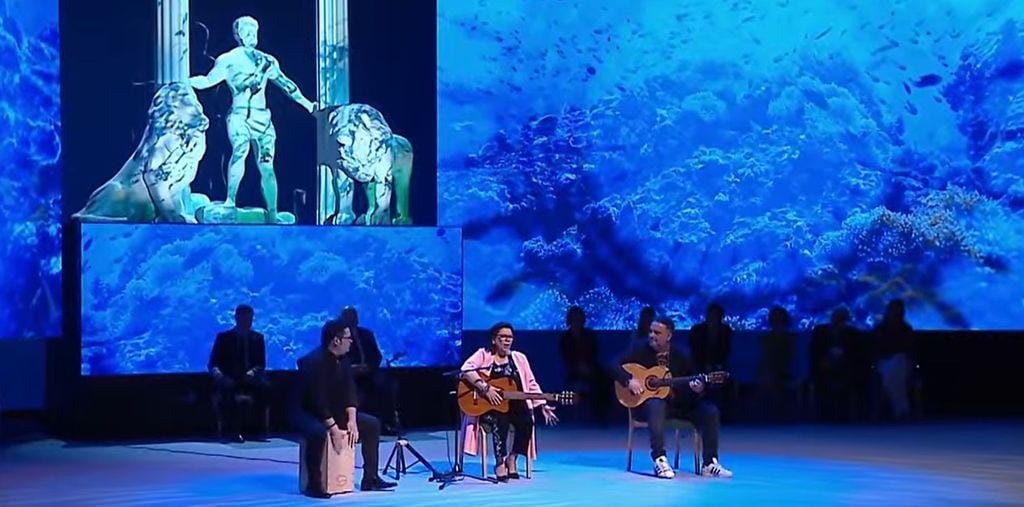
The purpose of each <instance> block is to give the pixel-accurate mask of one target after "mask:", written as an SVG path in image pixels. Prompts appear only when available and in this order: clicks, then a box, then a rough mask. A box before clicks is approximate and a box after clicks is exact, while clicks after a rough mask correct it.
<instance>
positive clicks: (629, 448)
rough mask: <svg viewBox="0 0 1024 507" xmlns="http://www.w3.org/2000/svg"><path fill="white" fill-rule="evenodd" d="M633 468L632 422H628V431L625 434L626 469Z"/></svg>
mask: <svg viewBox="0 0 1024 507" xmlns="http://www.w3.org/2000/svg"><path fill="white" fill-rule="evenodd" d="M632 470H633V423H630V424H629V433H628V434H627V435H626V471H627V472H630V471H632Z"/></svg>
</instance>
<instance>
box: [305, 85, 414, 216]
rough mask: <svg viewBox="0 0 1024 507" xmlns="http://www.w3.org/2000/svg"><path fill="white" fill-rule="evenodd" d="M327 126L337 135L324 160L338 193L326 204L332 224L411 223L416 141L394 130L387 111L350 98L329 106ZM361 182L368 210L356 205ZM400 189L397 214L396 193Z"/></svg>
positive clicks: (323, 156) (330, 132)
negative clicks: (363, 212)
mask: <svg viewBox="0 0 1024 507" xmlns="http://www.w3.org/2000/svg"><path fill="white" fill-rule="evenodd" d="M326 127H327V129H328V132H329V136H330V138H331V139H332V143H331V147H329V148H328V150H327V153H325V154H323V155H321V157H320V159H321V162H320V163H321V164H323V165H325V166H327V167H329V169H330V173H331V180H332V181H331V185H330V188H331V191H332V192H333V196H332V197H333V199H330V200H329V204H330V206H331V207H330V208H329V209H328V210H325V211H326V213H325V215H326V217H325V220H324V222H325V223H328V224H371V225H390V224H395V225H409V224H412V216H411V215H410V213H409V182H410V180H411V178H412V159H413V152H412V144H410V143H409V141H408V140H407V139H405V138H404V137H402V136H399V135H396V134H394V133H393V132H392V131H391V127H389V126H388V124H387V122H386V121H385V120H384V116H383V115H382V114H381V113H380V111H377V110H376V109H374V108H372V107H370V106H368V105H365V104H347V105H344V106H338V107H337V108H334V109H332V110H330V111H329V116H328V118H327V126H326ZM356 182H358V183H362V184H363V185H365V186H366V197H367V202H368V204H369V206H368V209H367V212H366V216H358V217H357V216H356V215H355V212H354V211H353V207H352V200H353V197H354V193H355V187H356ZM392 190H394V192H395V201H396V206H395V208H396V210H395V216H394V217H393V218H392V214H391V193H392Z"/></svg>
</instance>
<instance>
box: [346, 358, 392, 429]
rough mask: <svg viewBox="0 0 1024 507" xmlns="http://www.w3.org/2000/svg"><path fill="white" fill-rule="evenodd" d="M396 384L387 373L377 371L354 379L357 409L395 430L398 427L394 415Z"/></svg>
mask: <svg viewBox="0 0 1024 507" xmlns="http://www.w3.org/2000/svg"><path fill="white" fill-rule="evenodd" d="M397 387H398V386H397V384H396V383H395V382H394V380H393V379H392V378H391V375H390V374H389V372H387V371H385V370H377V371H375V372H373V373H370V374H367V375H364V376H361V377H359V378H357V379H356V389H357V390H358V393H359V400H360V401H359V409H360V411H361V412H366V413H368V414H371V415H373V416H376V417H377V418H378V419H380V420H381V421H382V422H383V423H385V424H387V425H388V426H390V427H392V428H395V427H397V426H398V421H397V420H396V419H397V417H396V413H395V400H396V398H397V392H396V390H397Z"/></svg>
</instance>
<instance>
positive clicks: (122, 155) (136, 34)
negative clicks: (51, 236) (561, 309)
mask: <svg viewBox="0 0 1024 507" xmlns="http://www.w3.org/2000/svg"><path fill="white" fill-rule="evenodd" d="M350 3H351V4H352V5H351V6H350V5H349V4H350ZM64 4H65V5H63V6H62V11H63V13H62V14H63V16H64V32H65V34H66V35H67V36H68V37H71V38H73V39H74V42H75V43H74V44H70V43H69V44H68V46H67V51H66V53H65V55H64V57H65V63H66V67H67V70H68V72H67V74H66V75H65V82H66V83H67V88H68V95H67V100H66V104H65V113H66V117H67V119H68V123H69V125H71V124H74V125H75V128H74V129H69V130H68V136H69V137H68V140H69V150H68V151H69V154H68V157H67V159H68V164H69V168H70V167H72V166H73V170H69V173H70V174H73V175H74V176H73V178H70V179H69V181H68V183H69V184H68V185H67V187H66V190H65V195H66V200H67V203H68V209H67V215H68V216H70V217H73V218H75V219H78V220H81V221H83V222H134V223H152V222H184V223H198V224H268V223H269V224H319V225H353V224H359V225H365V224H372V225H413V224H416V225H434V224H435V223H436V219H435V217H434V209H435V207H436V202H435V199H434V193H435V191H436V190H435V181H436V169H435V163H436V156H435V149H436V148H435V142H434V140H435V138H436V134H435V129H436V123H435V113H434V111H435V108H436V105H435V104H434V96H435V93H434V80H433V72H434V64H433V61H434V60H433V57H434V54H435V51H434V45H433V41H434V35H433V34H434V27H433V25H434V20H433V16H432V13H433V11H434V7H433V3H432V2H423V4H424V7H425V8H424V7H416V8H413V9H394V8H387V6H386V5H383V4H382V3H380V2H362V1H352V2H350V1H349V0H299V1H295V2H282V1H280V0H217V1H206V0H160V1H156V0H140V1H135V2H128V3H126V2H123V1H115V0H98V1H89V2H65V3H64ZM428 4H429V5H428ZM421 10H425V11H426V12H427V14H426V15H423V14H422V13H421V12H419V11H421ZM395 30H400V31H401V32H400V34H399V35H396V33H395ZM417 30H421V31H424V33H418V32H417ZM396 41H404V42H396ZM396 46H397V47H396ZM424 55H426V56H427V58H424ZM415 59H420V60H424V59H426V60H429V62H430V63H429V64H428V65H427V67H428V72H429V75H428V76H427V77H426V79H416V78H415V76H416V75H417V73H418V66H417V65H410V64H409V62H410V61H412V60H415ZM98 121H99V123H101V124H102V125H103V127H102V128H97V127H96V124H97V122H98ZM424 207H425V208H426V209H427V210H429V213H423V212H417V210H418V209H420V208H424Z"/></svg>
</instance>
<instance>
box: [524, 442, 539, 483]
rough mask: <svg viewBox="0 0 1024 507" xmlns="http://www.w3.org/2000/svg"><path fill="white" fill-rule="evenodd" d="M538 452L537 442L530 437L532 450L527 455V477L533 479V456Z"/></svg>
mask: <svg viewBox="0 0 1024 507" xmlns="http://www.w3.org/2000/svg"><path fill="white" fill-rule="evenodd" d="M534 454H537V442H536V441H535V440H534V439H532V438H531V439H530V452H529V453H528V454H527V455H526V478H527V479H533V458H531V457H530V456H533V455H534Z"/></svg>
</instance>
